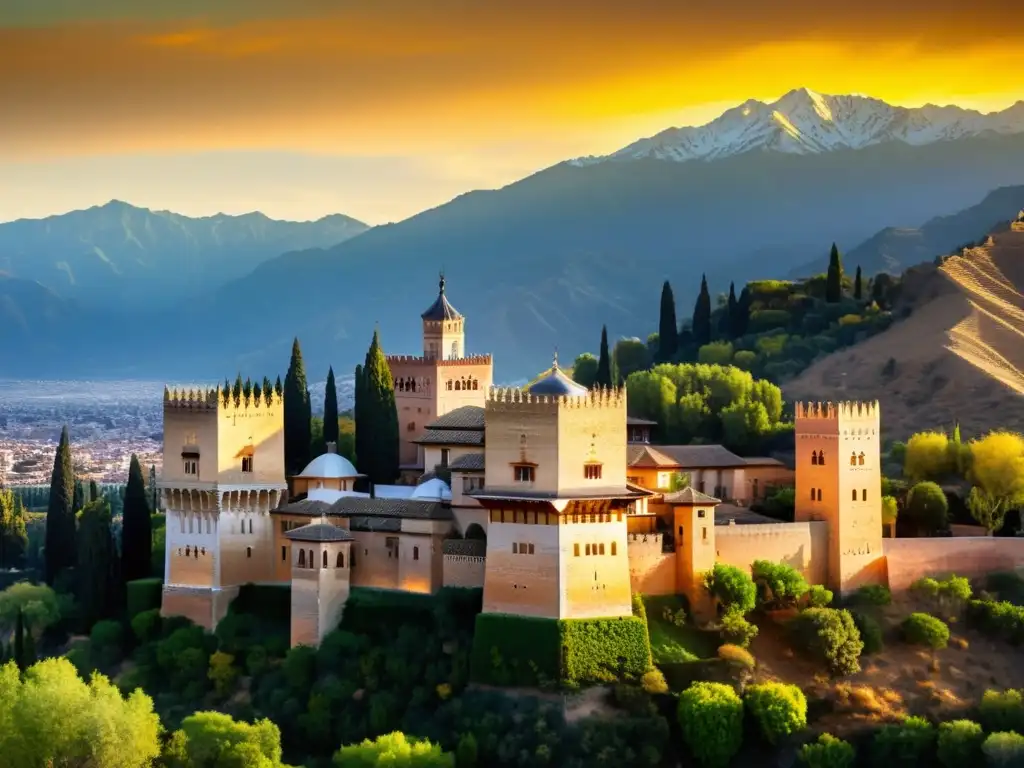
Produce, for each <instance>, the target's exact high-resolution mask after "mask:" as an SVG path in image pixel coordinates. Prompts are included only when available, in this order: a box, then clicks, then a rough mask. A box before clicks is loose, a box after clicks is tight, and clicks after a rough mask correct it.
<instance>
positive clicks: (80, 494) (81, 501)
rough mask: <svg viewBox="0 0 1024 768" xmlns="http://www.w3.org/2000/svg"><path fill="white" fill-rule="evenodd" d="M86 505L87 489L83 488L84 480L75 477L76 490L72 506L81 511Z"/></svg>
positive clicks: (76, 510)
mask: <svg viewBox="0 0 1024 768" xmlns="http://www.w3.org/2000/svg"><path fill="white" fill-rule="evenodd" d="M84 506H85V489H84V488H82V481H81V480H80V479H79V478H77V477H76V478H75V492H74V496H73V498H72V501H71V508H72V509H74V510H75V512H76V513H77V512H81V511H82V507H84Z"/></svg>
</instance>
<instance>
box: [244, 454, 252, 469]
mask: <svg viewBox="0 0 1024 768" xmlns="http://www.w3.org/2000/svg"><path fill="white" fill-rule="evenodd" d="M242 471H243V472H252V456H243V457H242Z"/></svg>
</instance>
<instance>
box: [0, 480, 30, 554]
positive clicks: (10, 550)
mask: <svg viewBox="0 0 1024 768" xmlns="http://www.w3.org/2000/svg"><path fill="white" fill-rule="evenodd" d="M27 549H28V531H27V530H26V528H25V511H24V509H23V507H22V505H21V497H20V496H16V495H15V494H14V492H13V491H11V489H10V488H4V487H2V486H0V568H20V567H22V566H23V565H24V564H25V552H26V551H27Z"/></svg>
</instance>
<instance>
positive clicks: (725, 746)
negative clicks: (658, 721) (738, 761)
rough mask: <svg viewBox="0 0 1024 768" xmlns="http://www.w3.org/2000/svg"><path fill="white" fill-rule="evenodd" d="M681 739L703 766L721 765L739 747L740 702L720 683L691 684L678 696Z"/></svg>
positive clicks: (726, 763)
mask: <svg viewBox="0 0 1024 768" xmlns="http://www.w3.org/2000/svg"><path fill="white" fill-rule="evenodd" d="M679 725H680V726H681V728H682V731H683V740H684V741H685V742H686V744H687V746H688V747H689V748H690V752H691V753H692V754H693V756H694V758H696V760H697V761H698V762H699V763H701V764H702V765H703V766H705V768H724V766H727V765H728V764H729V761H730V760H732V758H733V757H734V756H735V755H736V753H737V752H739V751H740V747H741V746H743V702H742V701H741V700H740V697H739V696H737V695H736V691H734V690H733V689H732V687H730V686H728V685H723V684H722V683H694V684H693V685H691V686H690V687H689V688H687V689H686V690H685V691H683V692H682V693H681V694H680V695H679Z"/></svg>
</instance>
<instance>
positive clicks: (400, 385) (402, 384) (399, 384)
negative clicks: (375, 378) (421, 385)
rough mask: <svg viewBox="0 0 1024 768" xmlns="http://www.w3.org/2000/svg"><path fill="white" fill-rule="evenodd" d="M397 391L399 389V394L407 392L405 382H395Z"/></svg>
mask: <svg viewBox="0 0 1024 768" xmlns="http://www.w3.org/2000/svg"><path fill="white" fill-rule="evenodd" d="M395 389H397V390H398V391H399V392H404V391H405V382H404V381H402V380H401V379H399V380H398V381H396V382H395Z"/></svg>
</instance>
